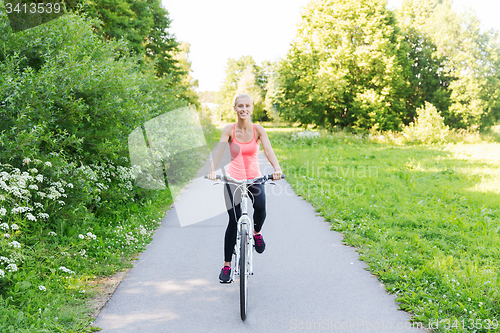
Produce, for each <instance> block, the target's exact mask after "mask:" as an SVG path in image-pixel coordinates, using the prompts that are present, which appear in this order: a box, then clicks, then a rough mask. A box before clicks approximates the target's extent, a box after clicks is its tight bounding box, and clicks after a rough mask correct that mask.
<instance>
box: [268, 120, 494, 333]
mask: <svg viewBox="0 0 500 333" xmlns="http://www.w3.org/2000/svg"><path fill="white" fill-rule="evenodd" d="M268 132H269V136H270V139H271V142H272V144H273V148H274V150H275V152H276V154H277V156H278V159H279V161H280V164H281V166H282V168H283V172H284V173H285V174H286V176H287V180H288V181H289V182H290V183H291V184H292V186H293V188H294V189H295V191H296V192H297V194H299V195H301V196H303V197H304V198H306V199H307V200H308V201H309V202H310V203H311V204H312V205H313V206H314V207H315V208H316V210H317V211H318V212H319V213H321V214H322V215H323V216H324V217H325V218H326V219H327V220H328V221H329V222H330V223H331V225H332V229H333V230H337V231H339V232H341V233H342V234H343V235H344V239H343V241H344V242H345V244H348V245H351V246H355V247H356V248H357V249H358V252H359V253H360V255H361V259H362V260H364V261H365V262H367V264H368V265H369V267H370V270H371V272H372V273H373V274H374V275H376V276H378V277H379V279H380V280H381V281H382V282H383V283H384V284H385V286H386V288H387V290H388V291H389V292H391V293H395V294H397V296H398V298H397V299H398V301H399V302H400V307H401V308H402V309H404V310H407V311H409V312H410V313H412V314H413V320H414V321H416V322H422V323H424V324H426V325H428V324H429V323H435V322H436V321H438V320H439V321H440V322H441V325H439V331H443V332H444V331H446V332H498V331H500V329H499V327H498V321H499V320H500V306H499V291H500V279H499V277H500V269H499V266H500V234H499V231H500V144H498V143H482V144H473V145H464V144H449V145H440V146H397V145H390V144H380V143H373V142H371V141H369V140H367V139H365V138H363V137H361V136H352V135H347V134H343V133H339V134H334V135H325V134H323V135H321V136H320V137H318V138H303V139H300V138H299V139H296V140H293V138H292V133H293V132H291V131H285V130H281V129H276V130H273V129H269V130H268ZM448 326H449V330H445V327H448ZM464 327H465V328H464Z"/></svg>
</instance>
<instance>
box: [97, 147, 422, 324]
mask: <svg viewBox="0 0 500 333" xmlns="http://www.w3.org/2000/svg"><path fill="white" fill-rule="evenodd" d="M260 159H261V163H262V171H263V173H270V171H271V169H270V168H271V167H270V165H269V164H267V161H265V160H263V159H265V157H263V155H261V156H260ZM264 162H266V163H264ZM266 190H267V219H266V222H265V224H264V227H263V235H264V236H265V240H266V251H265V252H264V253H263V254H262V255H258V254H256V253H255V255H254V275H253V276H251V277H250V278H249V301H248V316H247V320H246V321H245V322H242V321H241V319H240V315H239V285H238V283H231V284H220V283H219V280H218V275H219V272H220V269H221V267H222V263H223V237H224V231H225V227H226V224H227V213H226V212H220V207H223V206H221V202H222V205H223V192H222V191H223V188H222V186H212V185H211V183H210V182H209V181H207V180H203V179H197V180H196V181H194V182H193V183H192V184H191V185H190V186H189V187H188V188H187V190H186V191H184V192H183V193H182V194H181V195H180V197H179V201H178V203H177V204H176V205H174V207H173V208H172V209H171V210H170V211H169V212H168V214H167V216H166V217H165V218H164V220H163V223H162V225H161V227H160V228H159V229H158V230H157V232H156V234H155V236H154V239H153V241H152V242H151V244H149V246H148V247H147V249H146V251H145V252H143V253H142V254H141V255H140V257H139V259H138V260H137V261H136V263H135V265H134V267H133V268H132V269H131V270H130V271H129V272H128V274H127V276H126V277H125V279H124V280H123V281H122V283H121V284H120V286H119V287H118V288H117V290H116V291H115V294H114V295H113V297H112V298H111V299H110V300H109V302H108V303H107V304H106V306H105V307H104V308H103V310H102V311H101V313H100V314H99V316H98V317H97V319H96V320H95V322H94V326H97V327H100V328H102V329H103V330H102V332H104V333H112V332H117V333H118V332H119V333H126V332H134V333H146V332H148V333H149V332H151V333H162V332H174V333H182V332H188V333H198V332H200V333H205V332H261V333H269V332H277V333H282V332H297V331H298V332H301V331H306V332H328V331H332V332H381V333H387V332H426V331H424V330H422V329H416V328H409V323H408V319H409V315H408V314H407V313H405V312H403V311H399V310H397V304H396V303H395V299H394V296H392V295H389V294H387V293H386V292H385V289H384V286H383V285H382V284H381V283H380V282H379V281H378V280H377V279H376V278H375V277H374V276H372V275H371V274H370V273H369V272H368V271H367V270H365V268H366V264H365V263H364V262H362V261H359V260H358V254H357V253H356V252H355V250H354V248H351V247H348V246H345V245H342V243H341V237H340V235H339V234H338V233H336V232H334V231H331V230H330V226H329V224H328V223H327V222H325V221H324V219H323V218H321V217H319V216H317V215H316V213H315V211H314V208H313V207H312V206H311V205H310V204H309V203H307V202H306V201H305V200H303V199H301V198H300V197H298V196H296V195H295V194H294V193H293V190H292V189H291V187H290V185H289V184H288V183H286V181H280V182H278V186H266ZM199 193H208V195H207V194H205V195H204V197H205V200H203V201H200V200H201V198H200V195H199ZM194 199H196V201H194V202H199V203H200V205H194V204H193V205H192V206H191V203H192V202H193V200H194ZM186 203H188V204H189V205H188V204H186ZM200 206H203V207H204V208H203V207H200ZM177 207H179V212H177V211H176V210H177ZM186 207H191V213H192V214H193V218H194V220H196V219H197V217H196V216H200V214H199V213H200V211H201V212H202V213H203V212H204V211H205V210H207V211H208V210H210V209H208V208H207V207H216V208H214V209H212V210H211V211H210V213H207V214H206V215H208V216H212V217H210V218H209V219H205V220H203V221H201V222H199V223H196V224H191V222H186V219H187V218H189V209H188V210H186ZM181 210H182V211H181ZM194 220H193V221H194ZM181 225H183V226H182V227H181ZM405 326H406V327H405ZM391 327H392V329H391Z"/></svg>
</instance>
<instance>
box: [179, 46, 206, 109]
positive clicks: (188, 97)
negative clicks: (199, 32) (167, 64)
mask: <svg viewBox="0 0 500 333" xmlns="http://www.w3.org/2000/svg"><path fill="white" fill-rule="evenodd" d="M190 48H191V44H189V43H188V42H182V43H181V44H180V45H179V52H178V53H177V54H176V55H175V56H174V59H175V60H176V61H177V64H178V66H179V68H181V70H182V73H184V74H182V76H181V81H180V84H179V88H180V89H179V90H180V93H179V95H178V98H180V99H183V100H185V101H186V102H188V103H189V104H192V105H194V106H196V108H200V107H201V104H200V102H199V100H198V95H197V94H196V92H195V89H196V88H198V80H195V79H194V78H193V77H192V76H191V73H192V72H193V70H192V69H191V61H190V60H189V50H190Z"/></svg>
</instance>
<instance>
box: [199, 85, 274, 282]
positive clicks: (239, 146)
mask: <svg viewBox="0 0 500 333" xmlns="http://www.w3.org/2000/svg"><path fill="white" fill-rule="evenodd" d="M233 109H234V111H235V112H236V114H237V117H238V121H237V122H236V123H234V124H230V125H227V126H226V127H225V128H224V129H223V130H222V134H221V138H220V142H219V146H218V147H219V148H218V150H219V151H218V153H217V154H216V156H218V157H215V158H214V162H216V163H214V164H213V166H212V170H215V168H214V166H216V165H217V164H219V162H220V159H221V156H222V152H223V148H224V147H225V144H226V143H227V142H229V149H230V151H231V163H230V164H229V168H228V170H227V173H228V174H229V176H231V177H233V178H235V179H237V180H243V179H254V178H257V177H260V176H262V175H261V173H260V169H259V163H258V157H257V153H258V151H259V143H262V148H263V149H264V153H265V155H266V157H267V159H268V160H269V162H270V163H271V165H272V166H273V167H274V172H273V180H279V179H281V168H280V166H279V163H278V160H277V159H276V155H275V154H274V151H273V148H272V147H271V142H270V141H269V138H268V137H267V133H266V131H265V129H264V127H262V126H261V125H255V124H253V123H252V119H251V116H252V112H253V101H252V98H251V97H250V96H249V95H248V94H239V95H237V96H236V97H235V98H234V103H233ZM207 176H208V178H209V179H212V180H215V172H214V171H212V172H209V173H208V175H207ZM234 189H235V186H229V185H228V186H226V191H225V192H226V193H225V196H226V205H227V206H228V211H227V213H228V214H229V223H228V226H227V229H226V234H225V237H224V267H223V268H222V270H221V273H220V275H219V280H220V282H221V283H229V282H231V281H230V277H231V259H232V256H233V249H234V245H235V244H236V236H237V221H238V219H239V218H240V216H241V209H240V204H237V205H236V206H234V201H233V198H235V197H237V195H238V194H235V193H234ZM248 189H249V191H250V193H251V195H252V196H253V199H254V200H253V208H254V214H253V220H254V240H255V250H256V251H257V252H258V253H262V252H264V249H265V246H266V244H265V243H264V239H263V237H262V234H261V229H262V225H263V224H264V220H265V218H266V196H265V192H264V186H263V185H262V184H253V185H251V186H249V188H248Z"/></svg>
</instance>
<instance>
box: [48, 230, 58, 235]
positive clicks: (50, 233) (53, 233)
mask: <svg viewBox="0 0 500 333" xmlns="http://www.w3.org/2000/svg"><path fill="white" fill-rule="evenodd" d="M49 236H57V234H56V233H55V232H53V231H49Z"/></svg>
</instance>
